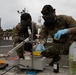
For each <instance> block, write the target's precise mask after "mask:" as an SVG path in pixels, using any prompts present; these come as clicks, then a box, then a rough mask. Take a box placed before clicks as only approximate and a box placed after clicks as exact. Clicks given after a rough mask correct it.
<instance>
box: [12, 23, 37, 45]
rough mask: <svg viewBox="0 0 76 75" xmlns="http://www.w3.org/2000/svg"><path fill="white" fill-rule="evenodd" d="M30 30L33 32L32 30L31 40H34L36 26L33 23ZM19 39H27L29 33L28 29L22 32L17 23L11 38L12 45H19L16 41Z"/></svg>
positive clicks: (19, 24)
mask: <svg viewBox="0 0 76 75" xmlns="http://www.w3.org/2000/svg"><path fill="white" fill-rule="evenodd" d="M32 28H33V30H32V31H33V33H32V34H33V39H35V38H36V33H37V29H36V25H35V24H34V23H32ZM30 31H31V30H30ZM20 37H21V38H24V39H26V38H28V37H29V32H28V29H27V30H24V31H23V30H22V26H21V23H18V24H17V25H16V27H15V28H14V30H13V36H12V38H13V42H14V45H15V44H17V43H20V42H19V40H18V39H19V38H20Z"/></svg>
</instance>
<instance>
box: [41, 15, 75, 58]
mask: <svg viewBox="0 0 76 75" xmlns="http://www.w3.org/2000/svg"><path fill="white" fill-rule="evenodd" d="M56 18H57V21H56V23H55V25H54V28H51V27H49V28H48V27H46V26H45V25H43V27H42V30H41V32H40V35H41V38H42V39H43V38H47V37H48V35H49V34H50V35H51V37H52V38H53V46H52V47H51V48H50V49H49V50H46V51H44V52H42V55H44V56H46V57H51V56H52V55H54V54H60V50H64V51H65V52H66V53H67V54H68V52H69V46H70V44H71V43H72V42H73V41H74V40H76V21H75V20H74V19H73V18H72V17H71V16H66V15H58V16H56ZM65 28H66V29H67V28H73V29H72V31H71V33H69V34H67V35H63V36H62V37H61V38H60V40H55V39H54V34H55V33H56V32H57V31H58V30H61V29H65Z"/></svg>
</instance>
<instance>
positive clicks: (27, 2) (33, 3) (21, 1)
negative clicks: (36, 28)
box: [0, 0, 76, 30]
mask: <svg viewBox="0 0 76 75" xmlns="http://www.w3.org/2000/svg"><path fill="white" fill-rule="evenodd" d="M46 4H50V5H52V6H53V7H54V8H55V9H56V14H57V15H59V14H65V15H69V16H72V17H73V18H74V19H76V0H0V17H1V27H2V29H4V30H6V29H12V28H13V27H15V26H16V24H17V23H18V22H19V21H20V14H18V13H17V10H19V11H22V10H23V9H24V8H26V10H28V12H29V13H30V14H31V16H32V20H33V21H34V22H36V23H38V19H39V16H41V15H42V14H41V9H42V8H43V6H44V5H46ZM42 22H43V21H42Z"/></svg>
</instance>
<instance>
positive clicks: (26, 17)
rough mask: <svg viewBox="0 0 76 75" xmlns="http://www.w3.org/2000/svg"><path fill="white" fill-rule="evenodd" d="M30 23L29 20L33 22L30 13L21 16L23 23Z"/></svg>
mask: <svg viewBox="0 0 76 75" xmlns="http://www.w3.org/2000/svg"><path fill="white" fill-rule="evenodd" d="M22 20H23V21H28V20H30V21H31V15H30V14H29V13H23V14H22V15H21V21H22Z"/></svg>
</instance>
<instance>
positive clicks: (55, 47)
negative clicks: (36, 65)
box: [41, 43, 70, 58]
mask: <svg viewBox="0 0 76 75" xmlns="http://www.w3.org/2000/svg"><path fill="white" fill-rule="evenodd" d="M49 46H50V45H48V44H47V45H45V48H48V47H49ZM69 46H70V44H69V43H65V44H61V43H53V44H52V45H51V47H50V48H49V49H47V50H45V51H43V52H42V53H41V54H42V56H45V57H47V58H52V57H54V56H55V55H60V54H61V52H62V53H64V52H65V53H66V54H68V52H69Z"/></svg>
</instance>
